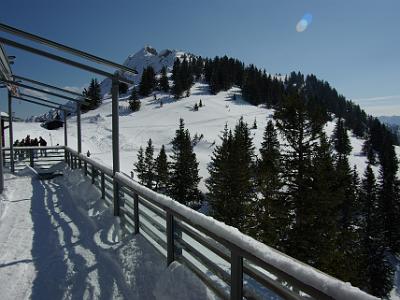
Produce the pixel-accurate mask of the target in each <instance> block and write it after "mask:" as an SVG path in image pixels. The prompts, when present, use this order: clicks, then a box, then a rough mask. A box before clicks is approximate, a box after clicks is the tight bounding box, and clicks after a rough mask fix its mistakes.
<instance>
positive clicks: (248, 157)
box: [207, 118, 255, 232]
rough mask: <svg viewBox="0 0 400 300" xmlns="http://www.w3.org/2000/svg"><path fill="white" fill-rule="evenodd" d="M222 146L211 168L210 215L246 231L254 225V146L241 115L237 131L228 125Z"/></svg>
mask: <svg viewBox="0 0 400 300" xmlns="http://www.w3.org/2000/svg"><path fill="white" fill-rule="evenodd" d="M221 139H222V145H221V146H217V147H216V148H215V150H214V152H213V155H212V158H211V160H212V161H211V163H210V165H209V167H208V170H209V172H210V178H208V179H207V186H208V188H209V191H210V194H209V198H210V205H211V214H212V215H213V216H214V217H215V218H217V219H219V220H221V221H223V222H225V223H226V224H228V225H232V226H235V227H237V228H239V229H240V230H242V231H244V232H251V231H252V230H251V226H254V218H255V216H254V214H255V211H254V208H255V207H253V206H254V200H255V180H254V177H255V176H254V175H255V174H254V147H253V142H252V139H251V137H250V131H249V128H248V125H247V124H246V123H245V122H244V121H243V118H241V119H240V120H239V122H238V124H237V125H236V127H235V131H234V134H232V133H231V132H228V130H227V127H226V126H225V130H224V133H223V136H222V138H221Z"/></svg>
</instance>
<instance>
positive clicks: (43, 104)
mask: <svg viewBox="0 0 400 300" xmlns="http://www.w3.org/2000/svg"><path fill="white" fill-rule="evenodd" d="M25 96H27V95H25ZM12 98H13V99H18V100H22V101H25V102H29V103H32V104H37V105H41V106H45V107H50V108H54V109H58V110H63V111H68V112H73V110H70V109H66V108H60V107H59V106H56V105H51V104H46V103H40V102H38V101H35V100H30V99H27V98H24V97H19V96H12ZM40 100H41V101H46V102H49V103H54V104H58V103H56V102H52V101H48V100H44V99H40Z"/></svg>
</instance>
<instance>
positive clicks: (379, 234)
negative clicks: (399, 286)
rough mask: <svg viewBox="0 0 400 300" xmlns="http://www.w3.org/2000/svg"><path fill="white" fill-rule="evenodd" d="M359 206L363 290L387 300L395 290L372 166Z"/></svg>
mask: <svg viewBox="0 0 400 300" xmlns="http://www.w3.org/2000/svg"><path fill="white" fill-rule="evenodd" d="M360 202H361V213H360V224H359V226H360V228H361V233H360V236H361V238H360V243H361V245H360V248H361V268H360V270H361V273H360V274H359V276H360V278H362V281H361V282H362V283H361V287H362V288H363V289H364V290H365V291H367V292H368V293H371V294H372V295H375V296H377V297H380V298H381V297H382V298H383V297H387V296H388V294H389V292H390V291H391V290H392V288H393V273H394V272H393V271H394V270H393V268H392V266H391V264H390V263H389V262H388V260H387V254H386V246H385V239H384V228H383V222H382V221H383V216H382V215H381V213H382V212H381V210H380V209H379V201H378V186H377V183H376V180H375V176H374V172H373V171H372V168H371V165H370V164H369V165H368V166H367V168H366V170H365V173H364V178H363V180H362V183H361V194H360Z"/></svg>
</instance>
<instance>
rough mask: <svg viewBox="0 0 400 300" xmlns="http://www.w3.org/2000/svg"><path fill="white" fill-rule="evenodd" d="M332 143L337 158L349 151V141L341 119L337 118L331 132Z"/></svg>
mask: <svg viewBox="0 0 400 300" xmlns="http://www.w3.org/2000/svg"><path fill="white" fill-rule="evenodd" d="M333 144H334V147H335V150H336V152H337V154H338V159H339V160H340V159H342V157H344V156H347V155H349V154H350V153H351V149H352V147H351V143H350V139H349V136H348V134H347V129H346V127H345V124H344V121H343V119H341V118H339V119H338V121H337V123H336V126H335V130H334V133H333Z"/></svg>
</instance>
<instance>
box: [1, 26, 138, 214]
mask: <svg viewBox="0 0 400 300" xmlns="http://www.w3.org/2000/svg"><path fill="white" fill-rule="evenodd" d="M0 31H3V32H7V33H10V34H11V35H12V36H18V37H22V38H24V39H28V40H30V41H33V42H37V43H40V44H42V45H45V46H48V47H51V48H53V49H56V50H59V51H62V52H64V53H68V54H71V55H73V56H75V57H80V58H83V59H86V60H90V61H91V62H94V63H96V64H101V65H103V66H108V67H112V68H116V69H117V71H116V72H115V73H114V74H112V73H110V72H107V71H104V70H101V69H99V68H96V67H93V66H90V65H88V64H85V63H81V62H78V61H74V60H71V59H68V58H65V57H62V56H59V55H56V54H53V53H50V52H48V51H44V50H41V49H38V48H34V47H31V46H28V45H26V44H23V43H19V42H16V41H13V40H10V39H7V38H4V37H1V36H0V46H1V44H4V45H8V46H11V47H14V48H18V49H21V50H24V51H26V52H29V53H32V54H35V55H38V56H42V57H46V58H48V59H51V60H54V61H57V62H61V63H63V64H66V65H70V66H73V67H75V68H78V69H81V70H85V71H88V72H92V73H95V74H98V75H102V76H105V77H108V78H110V79H111V80H112V88H111V95H112V106H111V107H112V113H111V115H112V155H113V174H114V175H115V174H116V173H117V172H119V171H120V157H119V115H118V113H119V112H118V96H119V83H120V82H125V83H128V84H133V83H134V82H133V81H132V80H129V79H127V78H124V77H121V75H120V74H119V73H120V72H118V71H122V72H128V73H131V74H137V71H136V70H134V69H131V68H128V67H126V66H123V65H120V64H117V63H115V62H112V61H110V60H107V59H104V58H100V57H98V56H95V55H92V54H89V53H87V52H84V51H81V50H78V49H74V48H71V47H69V46H66V45H63V44H60V43H57V42H54V41H51V40H49V39H46V38H43V37H40V36H38V35H34V34H31V33H28V32H25V31H22V30H20V29H17V28H14V27H11V26H8V25H6V24H2V23H0ZM1 49H2V50H3V48H1ZM4 53H5V52H4ZM6 58H7V57H6ZM7 63H8V60H7ZM7 74H8V73H7ZM8 75H9V76H2V77H1V78H0V79H1V81H3V82H5V83H7V85H9V87H10V88H9V92H8V109H9V115H10V116H11V117H10V126H9V130H10V157H11V160H10V161H11V165H12V167H11V170H12V171H14V161H13V157H14V152H13V137H12V134H13V132H12V98H13V96H12V93H11V91H10V90H11V87H12V86H19V87H23V88H27V89H31V90H34V91H39V92H42V93H46V94H49V95H52V96H55V97H59V98H63V99H66V100H71V101H75V102H76V115H77V131H78V132H77V133H78V134H77V136H78V137H77V139H78V153H81V151H82V141H81V104H83V103H85V102H83V101H81V100H77V99H74V98H72V97H68V96H63V95H60V94H57V93H54V92H50V91H46V90H43V89H39V88H37V87H32V86H29V85H26V84H23V83H19V82H16V81H15V80H13V79H21V80H23V81H27V82H30V83H33V84H36V85H40V86H42V87H46V88H51V89H53V90H57V91H59V92H60V91H61V92H66V93H68V92H69V94H71V95H73V94H72V93H71V92H70V91H67V90H60V88H57V87H54V86H52V85H49V84H45V83H42V82H40V81H37V80H33V79H28V78H24V77H22V76H14V77H13V78H10V75H12V73H11V68H10V73H9V74H8ZM75 96H76V95H75ZM20 98H22V97H20ZM22 100H23V101H27V100H28V99H26V98H22ZM36 100H38V99H36ZM29 101H33V100H29ZM66 120H67V119H66V113H64V122H65V125H64V139H65V145H66V146H67V123H66ZM0 150H1V149H0ZM0 152H2V151H0ZM0 155H1V154H0ZM0 159H1V157H0ZM1 161H2V159H1ZM79 163H80V161H79ZM0 165H1V166H2V164H1V163H0ZM0 172H1V175H0V176H2V168H1V170H0ZM113 187H114V188H113V190H114V195H113V196H114V197H113V199H114V215H115V216H119V215H120V211H119V207H120V206H119V197H120V195H119V183H118V181H117V180H115V178H114V179H113ZM0 188H2V186H0Z"/></svg>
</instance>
